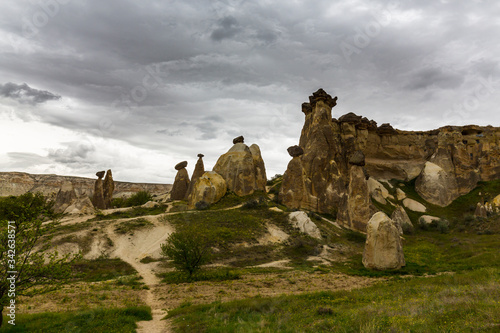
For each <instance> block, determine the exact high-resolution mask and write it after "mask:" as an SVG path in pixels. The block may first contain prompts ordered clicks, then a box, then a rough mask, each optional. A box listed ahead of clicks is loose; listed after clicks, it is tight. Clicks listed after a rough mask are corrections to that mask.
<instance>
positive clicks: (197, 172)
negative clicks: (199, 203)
mask: <svg viewBox="0 0 500 333" xmlns="http://www.w3.org/2000/svg"><path fill="white" fill-rule="evenodd" d="M203 156H205V155H203V154H198V161H196V165H195V166H194V171H193V174H192V175H191V181H190V183H189V188H188V190H187V192H186V198H185V199H187V198H188V197H189V194H191V192H192V191H193V186H194V184H195V183H196V181H197V180H198V178H200V177H201V176H202V175H203V174H204V173H205V165H204V164H203Z"/></svg>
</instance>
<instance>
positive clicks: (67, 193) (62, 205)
mask: <svg viewBox="0 0 500 333" xmlns="http://www.w3.org/2000/svg"><path fill="white" fill-rule="evenodd" d="M76 200H77V195H76V192H75V189H74V188H73V184H71V182H64V183H63V185H62V186H61V189H60V190H59V192H57V195H56V199H55V201H54V212H56V213H64V211H65V210H66V208H68V207H69V206H71V205H72V204H73V203H74V202H75V201H76Z"/></svg>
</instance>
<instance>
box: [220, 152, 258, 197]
mask: <svg viewBox="0 0 500 333" xmlns="http://www.w3.org/2000/svg"><path fill="white" fill-rule="evenodd" d="M213 171H215V172H217V173H218V174H219V175H221V176H222V178H224V180H225V181H226V184H227V189H228V190H230V191H233V192H234V193H236V194H237V195H239V196H243V195H248V194H252V193H253V192H254V191H257V190H259V191H265V190H266V182H267V177H266V169H265V165H264V160H263V159H262V156H261V154H260V149H259V146H257V145H256V144H253V145H251V146H250V147H248V146H247V145H246V144H244V143H242V142H237V143H235V144H234V145H233V147H231V149H229V151H228V152H227V153H225V154H223V155H221V156H220V157H219V159H218V160H217V163H216V164H215V166H214V168H213Z"/></svg>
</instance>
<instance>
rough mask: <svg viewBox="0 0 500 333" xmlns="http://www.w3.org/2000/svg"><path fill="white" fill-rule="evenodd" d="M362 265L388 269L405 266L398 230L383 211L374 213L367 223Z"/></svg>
mask: <svg viewBox="0 0 500 333" xmlns="http://www.w3.org/2000/svg"><path fill="white" fill-rule="evenodd" d="M366 232H367V237H366V243H365V249H364V251H363V265H364V266H365V267H366V268H369V269H377V270H388V269H399V268H401V267H403V266H405V264H406V263H405V258H404V254H403V246H402V244H401V238H400V237H399V231H398V229H397V227H396V225H395V223H394V221H392V220H391V219H390V218H389V217H388V216H387V215H386V214H384V213H383V212H378V213H375V214H374V215H373V216H372V218H371V219H370V221H368V225H367V229H366Z"/></svg>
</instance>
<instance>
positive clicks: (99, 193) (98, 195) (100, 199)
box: [92, 171, 106, 209]
mask: <svg viewBox="0 0 500 333" xmlns="http://www.w3.org/2000/svg"><path fill="white" fill-rule="evenodd" d="M104 173H105V171H99V172H97V173H96V174H95V175H96V176H97V180H96V181H95V185H94V195H93V197H92V203H93V204H94V207H95V208H97V209H105V208H106V205H105V204H104V185H103V181H102V177H104Z"/></svg>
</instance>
